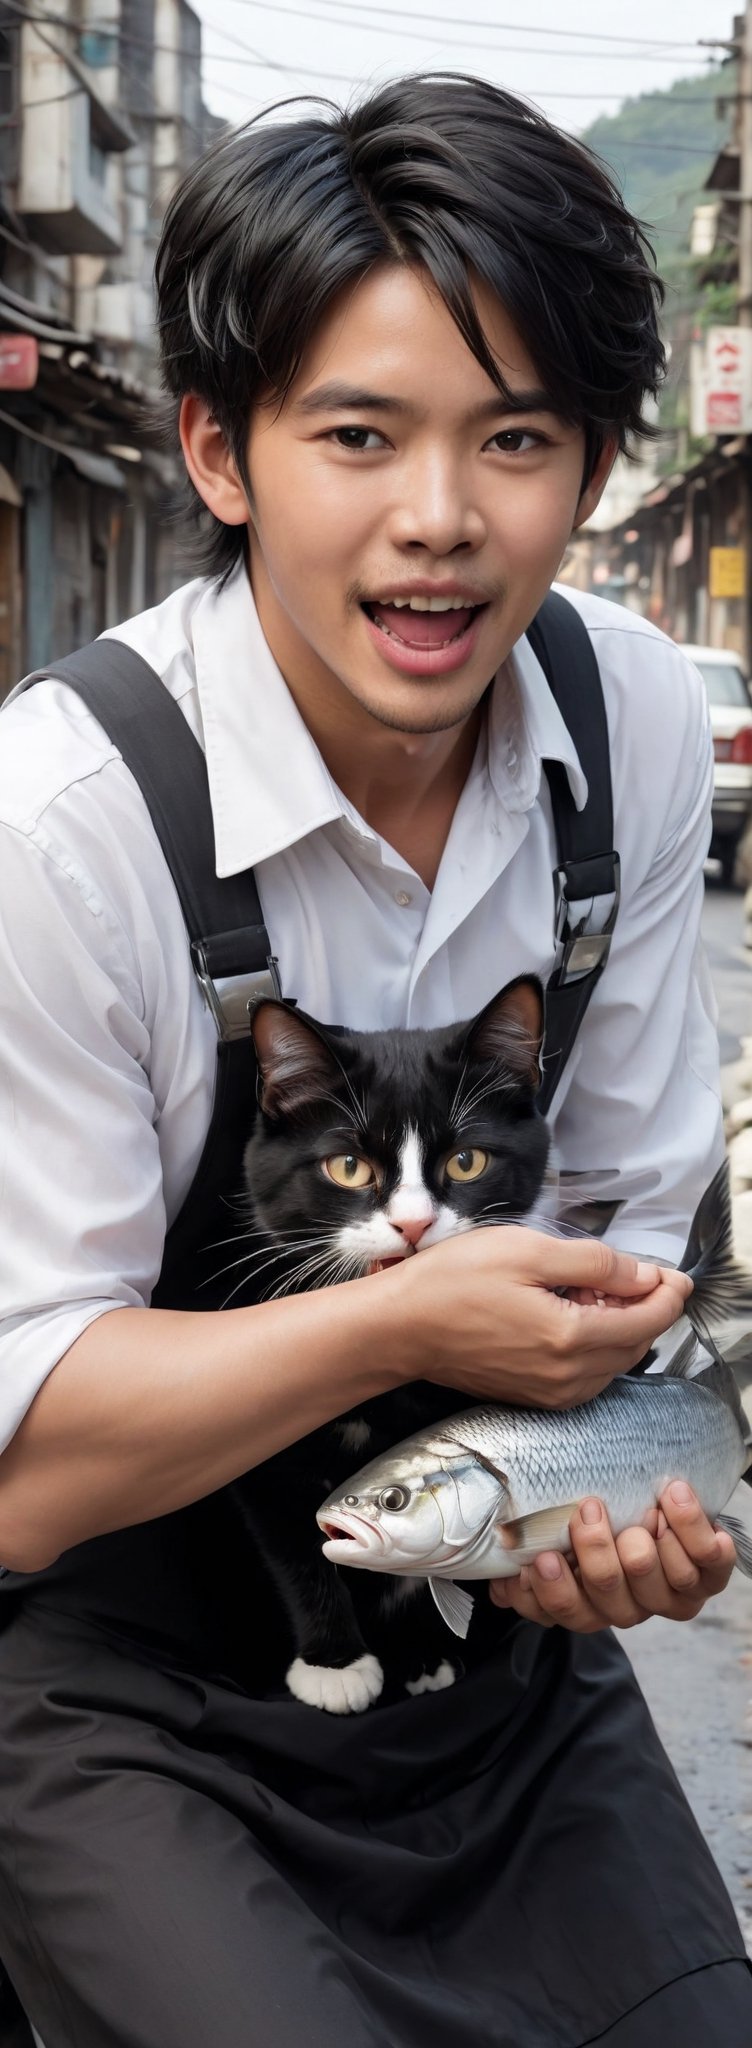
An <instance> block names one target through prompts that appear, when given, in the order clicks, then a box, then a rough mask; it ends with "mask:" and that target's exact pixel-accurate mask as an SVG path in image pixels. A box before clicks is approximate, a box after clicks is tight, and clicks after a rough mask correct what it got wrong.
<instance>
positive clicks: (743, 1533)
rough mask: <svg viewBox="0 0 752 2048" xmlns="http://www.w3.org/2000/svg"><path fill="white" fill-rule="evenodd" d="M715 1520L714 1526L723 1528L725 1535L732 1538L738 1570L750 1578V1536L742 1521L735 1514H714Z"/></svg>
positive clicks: (751, 1574)
mask: <svg viewBox="0 0 752 2048" xmlns="http://www.w3.org/2000/svg"><path fill="white" fill-rule="evenodd" d="M715 1521H716V1527H717V1528H718V1529H725V1531H726V1535H727V1536H731V1537H732V1539H733V1542H734V1546H735V1549H736V1562H737V1564H738V1566H739V1570H740V1572H744V1574H745V1577H746V1578H748V1579H752V1536H750V1533H749V1530H748V1529H745V1527H744V1523H743V1522H739V1521H738V1520H737V1517H736V1515H716V1517H715Z"/></svg>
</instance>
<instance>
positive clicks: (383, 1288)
mask: <svg viewBox="0 0 752 2048" xmlns="http://www.w3.org/2000/svg"><path fill="white" fill-rule="evenodd" d="M690 1285H691V1283H690V1281H689V1280H688V1279H687V1277H686V1275H684V1274H680V1273H674V1272H670V1273H660V1272H659V1269H658V1268H657V1267H651V1266H645V1267H638V1265H637V1262H636V1260H635V1259H634V1258H632V1257H630V1256H629V1254H623V1253H619V1252H615V1251H613V1250H612V1249H611V1248H610V1247H609V1246H607V1245H603V1244H600V1243H599V1242H598V1240H597V1239H590V1240H588V1239H582V1240H580V1241H578V1242H575V1241H571V1240H566V1241H561V1240H557V1239H555V1238H549V1237H545V1236H543V1235H541V1234H540V1233H538V1232H536V1231H534V1230H524V1229H522V1230H493V1229H489V1230H475V1231H473V1230H471V1231H467V1232H465V1233H460V1234H458V1235H457V1236H456V1237H454V1238H451V1239H447V1240H446V1241H445V1242H444V1243H443V1244H438V1245H435V1246H433V1247H432V1248H431V1250H430V1251H426V1252H423V1253H421V1255H420V1257H419V1258H411V1259H406V1260H403V1261H401V1263H400V1264H399V1265H398V1266H394V1267H391V1268H390V1269H389V1270H388V1271H385V1272H381V1273H375V1274H370V1275H367V1276H366V1277H364V1278H363V1279H360V1280H348V1281H347V1282H346V1284H344V1285H342V1286H340V1287H327V1288H323V1289H322V1290H321V1291H320V1292H315V1293H311V1294H299V1295H288V1296H287V1297H286V1299H284V1300H282V1301H277V1302H265V1303H263V1304H260V1305H259V1306H258V1307H256V1308H246V1309H231V1310H228V1311H227V1312H225V1313H222V1314H216V1315H203V1314H197V1313H190V1312H183V1311H179V1310H167V1309H129V1308H122V1309H117V1310H116V1311H115V1312H114V1313H113V1314H112V1315H104V1316H100V1318H99V1320H98V1321H97V1322H95V1323H92V1324H91V1325H90V1327H89V1328H88V1329H87V1330H85V1331H84V1333H83V1335H82V1336H81V1337H79V1338H78V1340H77V1342H76V1343H75V1344H73V1345H71V1348H70V1350H69V1351H67V1352H66V1354H65V1357H64V1358H62V1359H61V1360H60V1363H59V1365H57V1366H56V1367H55V1369H54V1371H53V1372H52V1373H50V1375H49V1378H48V1379H47V1380H46V1381H45V1383H44V1386H43V1387H42V1388H41V1389H40V1392H39V1393H38V1394H37V1397H36V1400H35V1401H34V1402H33V1403H32V1406H31V1408H30V1409H29V1413H28V1415H27V1416H26V1417H25V1420H24V1421H23V1423H22V1424H21V1427H20V1429H19V1430H18V1431H17V1432H16V1435H15V1437H14V1438H13V1441H12V1443H10V1444H9V1445H8V1448H7V1450H6V1451H4V1452H3V1455H2V1457H0V1561H2V1563H4V1564H8V1565H11V1566H14V1567H15V1569H16V1570H18V1571H35V1570H38V1569H40V1568H41V1567H42V1566H44V1565H45V1564H48V1563H50V1562H51V1561H52V1559H53V1558H55V1557H57V1556H59V1554H60V1552H61V1551H62V1550H68V1549H70V1547H71V1545H72V1544H74V1543H80V1542H82V1541H84V1539H85V1538H86V1537H88V1536H96V1535H102V1534H104V1532H105V1531H106V1530H109V1529H122V1528H126V1527H128V1526H129V1525H131V1524H133V1523H134V1522H145V1521H150V1520H151V1519H152V1518H154V1517H155V1516H157V1515H164V1514H168V1513H169V1512H170V1511H171V1510H172V1509H173V1508H179V1507H184V1506H186V1505H187V1504H188V1502H189V1501H193V1500H199V1499H201V1497H202V1496H203V1495H204V1494H208V1493H213V1492H214V1491H215V1490H216V1488H217V1487H220V1486H224V1485H226V1484H227V1482H228V1481H229V1480H231V1479H237V1478H238V1477H239V1475H240V1474H241V1473H242V1472H247V1471H248V1470H249V1469H250V1467H251V1466H252V1465H259V1464H261V1463H263V1461H264V1459H266V1458H271V1457H273V1456H274V1454H275V1452H276V1451H280V1450H283V1449H284V1448H285V1447H286V1445H287V1444H290V1443H294V1442H297V1441H298V1440H299V1439H300V1438H301V1437H305V1436H308V1435H309V1434H310V1432H311V1431H312V1430H314V1429H318V1428H319V1427H320V1426H321V1424H322V1423H326V1422H329V1421H331V1419H332V1417H334V1416H336V1415H343V1414H345V1413H346V1412H347V1410H348V1409H349V1408H353V1407H356V1406H358V1405H359V1404H360V1403H361V1402H363V1401H366V1400H368V1399H369V1398H371V1397H372V1396H373V1395H375V1394H380V1393H385V1392H387V1390H388V1389H389V1388H390V1387H395V1386H399V1385H400V1384H402V1383H403V1382H404V1381H406V1380H411V1379H420V1378H428V1379H433V1380H437V1381H438V1382H439V1383H440V1384H443V1385H445V1386H448V1387H451V1388H453V1389H455V1390H456V1393H457V1405H458V1407H459V1406H461V1405H462V1400H463V1396H466V1395H467V1394H470V1395H473V1396H474V1395H480V1397H481V1398H482V1399H488V1400H494V1401H513V1402H523V1403H524V1404H525V1405H528V1404H529V1403H531V1402H532V1403H533V1404H536V1405H539V1406H541V1405H542V1406H544V1407H568V1406H571V1405H572V1404H573V1403H574V1402H576V1401H582V1400H589V1399H591V1398H592V1395H593V1394H595V1393H599V1392H600V1390H601V1388H602V1387H604V1386H607V1385H608V1382H609V1380H610V1379H612V1378H613V1375H614V1373H617V1372H624V1371H629V1369H630V1367H631V1366H633V1365H635V1364H636V1363H637V1361H638V1360H639V1359H640V1358H642V1357H643V1356H644V1354H645V1352H646V1350H647V1349H648V1348H649V1346H650V1345H651V1344H652V1343H654V1341H655V1339H656V1337H657V1336H659V1335H660V1333H661V1332H662V1331H663V1330H667V1329H669V1328H670V1326H671V1324H672V1323H673V1322H675V1321H676V1318H677V1316H679V1315H680V1313H681V1310H682V1307H683V1303H684V1300H685V1298H686V1294H687V1293H688V1291H689V1289H690ZM563 1289H573V1290H575V1299H574V1300H567V1299H564V1298H562V1290H563ZM594 1290H595V1292H594ZM597 1290H600V1293H599V1292H598V1291H597ZM583 1291H584V1295H585V1302H586V1303H587V1304H590V1303H591V1302H594V1303H595V1304H596V1305H595V1306H591V1305H581V1304H580V1303H579V1301H578V1300H577V1296H578V1295H579V1294H580V1293H582V1292H583ZM611 1299H613V1301H614V1303H615V1304H616V1305H614V1306H609V1301H610V1300H611Z"/></svg>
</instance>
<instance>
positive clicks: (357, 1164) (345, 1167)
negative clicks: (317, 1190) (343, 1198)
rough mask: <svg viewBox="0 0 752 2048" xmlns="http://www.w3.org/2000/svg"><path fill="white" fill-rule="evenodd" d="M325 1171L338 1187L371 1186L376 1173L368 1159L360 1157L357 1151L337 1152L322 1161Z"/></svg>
mask: <svg viewBox="0 0 752 2048" xmlns="http://www.w3.org/2000/svg"><path fill="white" fill-rule="evenodd" d="M322 1164H323V1168H324V1172H325V1173H326V1174H328V1176H329V1179H330V1180H333V1181H334V1183H335V1186H336V1187H338V1188H370V1187H373V1186H374V1184H375V1181H376V1175H375V1173H374V1170H373V1167H372V1165H371V1163H370V1160H368V1159H360V1158H359V1157H358V1154H357V1153H356V1152H337V1153H335V1155H334V1158H332V1159H324V1160H323V1161H322Z"/></svg>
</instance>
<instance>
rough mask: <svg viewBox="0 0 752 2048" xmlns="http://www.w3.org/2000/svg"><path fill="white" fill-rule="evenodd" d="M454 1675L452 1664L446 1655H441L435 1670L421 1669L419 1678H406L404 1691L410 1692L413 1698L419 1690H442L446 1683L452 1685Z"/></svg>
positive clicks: (415, 1697) (455, 1674)
mask: <svg viewBox="0 0 752 2048" xmlns="http://www.w3.org/2000/svg"><path fill="white" fill-rule="evenodd" d="M456 1676H457V1673H456V1671H455V1669H454V1665H453V1664H450V1663H449V1660H448V1658H447V1657H442V1660H441V1663H440V1664H437V1666H436V1670H435V1671H423V1672H422V1673H421V1676H420V1678H407V1679H406V1680H405V1691H406V1692H411V1693H412V1696H413V1699H414V1700H415V1699H417V1697H418V1694H419V1693H421V1692H444V1690H445V1688H446V1687H447V1686H448V1685H454V1681H455V1678H456Z"/></svg>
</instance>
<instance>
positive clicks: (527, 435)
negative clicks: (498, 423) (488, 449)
mask: <svg viewBox="0 0 752 2048" xmlns="http://www.w3.org/2000/svg"><path fill="white" fill-rule="evenodd" d="M493 438H494V441H495V442H496V444H497V446H498V447H499V449H500V451H501V454H502V455H527V454H529V451H530V449H531V448H542V447H543V445H544V443H543V435H542V434H534V433H533V431H532V428H531V427H504V428H502V431H501V433H500V434H494V437H493ZM523 441H524V442H526V443H527V446H526V447H523V446H522V443H523Z"/></svg>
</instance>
